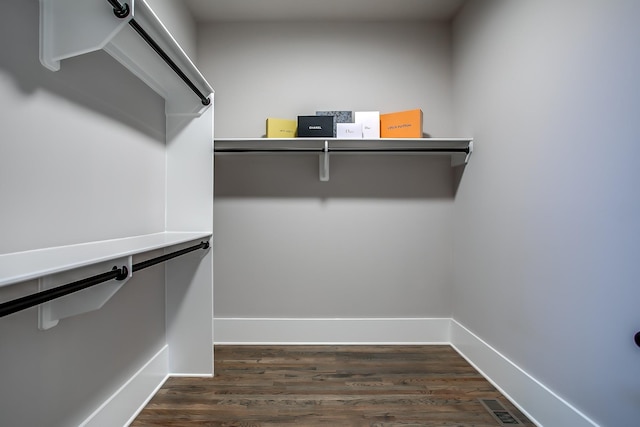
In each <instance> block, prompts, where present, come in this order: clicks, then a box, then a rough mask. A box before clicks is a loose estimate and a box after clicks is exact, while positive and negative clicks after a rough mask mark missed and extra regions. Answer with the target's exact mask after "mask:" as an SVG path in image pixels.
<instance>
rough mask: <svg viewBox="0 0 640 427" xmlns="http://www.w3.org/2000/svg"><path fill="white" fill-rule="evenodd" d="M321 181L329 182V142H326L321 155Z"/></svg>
mask: <svg viewBox="0 0 640 427" xmlns="http://www.w3.org/2000/svg"><path fill="white" fill-rule="evenodd" d="M320 181H323V182H327V181H329V141H325V142H324V148H323V150H322V154H320Z"/></svg>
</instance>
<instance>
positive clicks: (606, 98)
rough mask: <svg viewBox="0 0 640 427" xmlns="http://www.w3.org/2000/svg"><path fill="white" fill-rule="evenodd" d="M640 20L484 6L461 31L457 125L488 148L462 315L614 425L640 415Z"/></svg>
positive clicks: (465, 242)
mask: <svg viewBox="0 0 640 427" xmlns="http://www.w3.org/2000/svg"><path fill="white" fill-rule="evenodd" d="M639 14H640V5H639V4H638V2H635V1H625V0H616V1H596V0H589V1H581V2H553V1H537V2H513V1H506V0H505V1H501V0H487V1H482V2H469V3H468V4H467V5H466V7H465V9H464V10H463V12H462V13H461V15H459V16H458V18H457V19H456V21H455V25H454V42H453V47H454V58H453V59H454V60H453V64H454V68H453V71H454V87H455V97H454V99H455V105H456V115H455V117H456V119H457V120H458V123H457V126H456V129H457V131H458V132H459V133H464V134H467V133H468V134H471V135H472V136H473V137H474V140H475V148H476V150H475V151H474V154H473V159H472V162H471V163H470V164H469V166H468V167H467V170H466V171H465V176H464V177H463V179H462V181H461V184H460V187H459V189H458V193H457V195H456V201H455V207H454V214H455V224H456V227H455V229H454V230H455V231H454V235H455V239H454V248H453V249H454V263H455V266H456V267H455V269H454V286H455V288H454V297H453V301H454V302H453V317H454V318H455V319H456V320H457V321H458V322H460V323H461V324H463V325H464V326H466V327H467V328H468V329H469V330H471V331H473V332H474V333H475V334H477V335H478V336H480V337H481V338H482V339H483V340H485V341H486V342H487V343H488V344H489V345H491V346H493V347H494V348H495V349H497V350H498V351H499V352H501V353H502V354H503V355H505V356H506V357H508V358H509V359H510V360H511V361H513V362H515V363H516V364H517V365H518V366H520V367H521V368H522V369H524V370H525V371H526V372H528V373H529V374H530V375H532V376H533V377H535V378H536V379H537V380H539V381H541V382H542V383H543V384H545V385H546V386H548V387H549V388H550V389H551V390H552V391H553V392H555V393H556V394H557V395H558V396H559V397H560V398H563V399H565V400H566V401H567V402H568V403H569V404H571V405H573V406H575V407H576V409H577V410H578V411H581V412H582V413H583V414H585V415H586V416H587V417H588V418H590V419H591V420H593V421H594V422H596V423H598V424H599V425H602V426H613V425H632V424H635V423H637V420H638V419H640V400H639V396H640V382H639V381H638V378H640V363H639V361H640V349H638V348H637V347H636V346H635V344H634V343H633V335H634V334H635V332H636V331H638V330H640V314H639V313H640V312H639V311H638V309H637V301H638V300H639V297H640V287H639V286H638V280H637V264H638V253H640V247H639V246H638V242H639V241H640V226H639V225H638V221H637V219H638V217H639V214H640V192H638V191H637V190H636V188H635V186H636V184H637V183H638V182H639V180H640V172H638V171H639V170H640V169H639V168H638V167H637V165H636V162H635V156H634V155H633V153H634V150H635V148H636V145H637V135H638V133H639V131H640V124H639V123H640V122H639V121H638V120H637V117H636V116H637V113H638V111H640V80H639V79H638V76H639V75H640V51H639V50H638V49H637V42H636V41H637V40H638V39H640V30H639V29H638V26H637V22H636V21H637V19H636V18H637V16H639ZM507 391H508V390H507ZM521 404H522V405H524V406H525V408H526V407H527V406H528V405H529V406H530V407H535V405H536V402H527V401H523V402H521ZM541 409H543V408H536V410H537V411H538V412H537V415H538V416H539V419H538V421H539V422H541V423H542V424H543V425H545V426H555V425H558V424H557V423H556V422H554V420H553V419H545V416H546V414H544V412H543V411H542V410H541Z"/></svg>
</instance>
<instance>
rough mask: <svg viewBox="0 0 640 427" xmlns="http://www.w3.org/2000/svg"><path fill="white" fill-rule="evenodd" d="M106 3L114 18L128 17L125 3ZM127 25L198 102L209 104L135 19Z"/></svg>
mask: <svg viewBox="0 0 640 427" xmlns="http://www.w3.org/2000/svg"><path fill="white" fill-rule="evenodd" d="M107 1H108V2H109V4H110V5H111V7H113V14H114V15H115V16H117V17H118V18H120V19H124V18H126V17H127V16H129V13H130V12H131V10H130V9H129V5H127V4H126V3H122V4H121V3H120V2H119V1H118V0H107ZM129 25H130V26H131V28H133V29H134V30H135V31H136V32H137V33H138V35H140V37H142V39H143V40H144V41H145V42H147V44H148V45H149V46H151V48H152V49H153V50H154V51H155V52H156V53H157V54H158V56H160V58H162V59H163V60H164V62H166V63H167V65H168V66H169V67H170V68H171V69H172V70H173V71H174V72H175V73H176V74H177V75H178V77H180V78H181V79H182V81H183V82H185V83H186V84H187V86H189V88H190V89H191V90H192V91H193V92H194V93H195V94H196V95H198V98H200V102H202V105H209V104H211V100H210V99H209V98H207V97H206V96H205V95H204V94H203V93H202V92H201V91H200V89H198V88H197V87H196V85H195V84H193V82H192V81H191V80H190V79H189V77H187V75H186V74H185V73H184V72H183V71H182V70H181V69H180V67H178V65H177V64H176V63H175V62H173V60H172V59H171V58H170V57H169V55H167V54H166V53H165V51H164V50H162V48H161V47H160V46H159V45H158V43H156V42H155V41H154V40H153V39H152V38H151V36H150V35H149V34H148V33H147V32H146V31H145V30H144V29H143V28H142V27H141V26H140V24H138V23H137V22H136V20H135V19H133V18H131V19H130V20H129Z"/></svg>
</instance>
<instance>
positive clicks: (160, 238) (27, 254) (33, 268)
mask: <svg viewBox="0 0 640 427" xmlns="http://www.w3.org/2000/svg"><path fill="white" fill-rule="evenodd" d="M211 235H212V233H210V232H162V233H154V234H147V235H142V236H135V237H127V238H123V239H113V240H102V241H97V242H90V243H82V244H77V245H68V246H58V247H52V248H45V249H36V250H32V251H24V252H15V253H10V254H5V255H0V287H2V286H7V285H12V284H14V283H19V282H24V281H26V280H31V279H37V278H39V277H44V276H47V275H51V274H55V273H60V272H63V271H68V270H73V269H75V268H80V267H85V266H87V265H92V264H97V263H99V262H103V261H109V260H112V259H118V258H122V257H125V256H129V255H135V254H140V253H143V252H147V251H151V250H155V249H162V248H167V247H170V246H174V245H178V244H181V243H186V242H190V241H193V240H199V239H205V240H209V239H210V238H211Z"/></svg>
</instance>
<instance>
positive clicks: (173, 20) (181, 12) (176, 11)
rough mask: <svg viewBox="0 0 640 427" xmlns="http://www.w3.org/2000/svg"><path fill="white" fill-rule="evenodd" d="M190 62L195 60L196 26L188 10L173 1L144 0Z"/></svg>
mask: <svg viewBox="0 0 640 427" xmlns="http://www.w3.org/2000/svg"><path fill="white" fill-rule="evenodd" d="M145 1H146V2H147V4H148V5H149V6H150V7H151V9H153V12H154V13H155V14H156V15H157V16H158V19H160V21H161V22H162V24H163V25H164V26H165V27H166V28H167V30H168V31H169V33H171V35H172V36H173V38H174V39H175V40H176V42H178V44H179V45H180V47H181V48H182V50H184V52H185V53H186V54H187V56H188V57H189V58H190V59H191V61H194V62H195V60H196V31H197V28H196V25H195V22H194V20H193V17H192V16H191V14H190V13H189V10H188V9H187V8H186V7H184V6H183V5H181V4H180V2H176V1H175V0H145Z"/></svg>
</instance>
